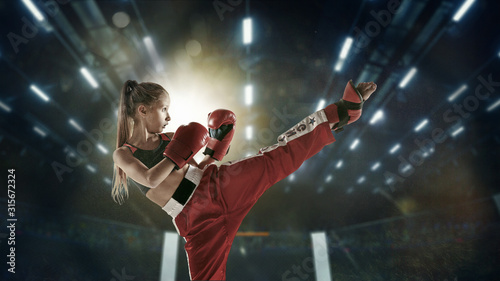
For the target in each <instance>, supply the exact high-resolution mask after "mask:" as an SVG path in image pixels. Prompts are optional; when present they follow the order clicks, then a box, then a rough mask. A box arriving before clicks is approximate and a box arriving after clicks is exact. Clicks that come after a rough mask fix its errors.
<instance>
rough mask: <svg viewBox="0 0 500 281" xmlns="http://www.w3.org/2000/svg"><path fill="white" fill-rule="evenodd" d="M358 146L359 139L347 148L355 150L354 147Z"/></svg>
mask: <svg viewBox="0 0 500 281" xmlns="http://www.w3.org/2000/svg"><path fill="white" fill-rule="evenodd" d="M358 144H359V139H355V140H354V142H353V143H352V144H351V147H349V148H350V149H351V150H354V149H356V147H357V146H358Z"/></svg>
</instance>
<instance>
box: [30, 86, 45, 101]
mask: <svg viewBox="0 0 500 281" xmlns="http://www.w3.org/2000/svg"><path fill="white" fill-rule="evenodd" d="M30 89H31V90H32V91H33V92H34V93H35V94H36V95H37V96H39V97H40V98H41V99H42V100H44V101H45V102H48V101H49V100H50V98H49V96H47V95H46V94H45V93H44V92H42V91H41V90H40V89H39V88H38V87H37V86H35V85H31V87H30Z"/></svg>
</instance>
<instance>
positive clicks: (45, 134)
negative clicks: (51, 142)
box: [33, 126, 47, 138]
mask: <svg viewBox="0 0 500 281" xmlns="http://www.w3.org/2000/svg"><path fill="white" fill-rule="evenodd" d="M33 131H35V132H36V133H37V134H39V135H40V136H42V137H43V138H44V137H46V136H47V133H46V132H45V131H44V130H42V129H41V128H40V127H37V126H35V127H33Z"/></svg>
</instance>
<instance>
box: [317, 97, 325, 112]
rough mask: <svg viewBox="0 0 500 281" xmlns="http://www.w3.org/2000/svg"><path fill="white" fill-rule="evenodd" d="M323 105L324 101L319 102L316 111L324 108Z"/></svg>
mask: <svg viewBox="0 0 500 281" xmlns="http://www.w3.org/2000/svg"><path fill="white" fill-rule="evenodd" d="M325 104H326V100H325V99H321V100H319V103H318V107H316V111H319V110H321V109H323V108H324V107H325Z"/></svg>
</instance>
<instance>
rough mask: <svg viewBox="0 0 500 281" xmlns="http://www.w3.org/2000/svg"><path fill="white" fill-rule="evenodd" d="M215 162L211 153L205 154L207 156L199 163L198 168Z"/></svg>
mask: <svg viewBox="0 0 500 281" xmlns="http://www.w3.org/2000/svg"><path fill="white" fill-rule="evenodd" d="M214 162H215V159H213V158H212V157H211V156H210V155H205V158H203V160H202V161H201V162H200V164H199V165H198V168H200V169H202V170H203V168H205V166H207V165H210V164H212V163H214Z"/></svg>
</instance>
